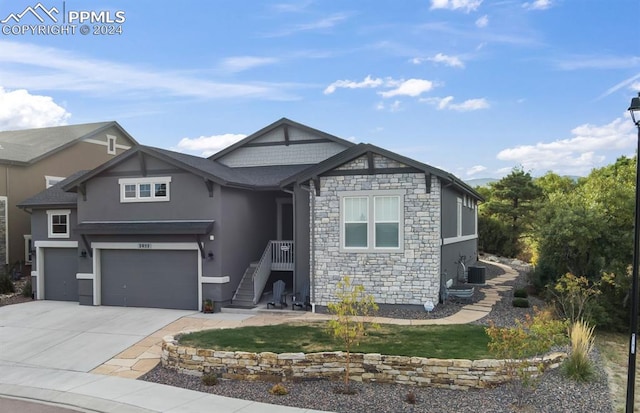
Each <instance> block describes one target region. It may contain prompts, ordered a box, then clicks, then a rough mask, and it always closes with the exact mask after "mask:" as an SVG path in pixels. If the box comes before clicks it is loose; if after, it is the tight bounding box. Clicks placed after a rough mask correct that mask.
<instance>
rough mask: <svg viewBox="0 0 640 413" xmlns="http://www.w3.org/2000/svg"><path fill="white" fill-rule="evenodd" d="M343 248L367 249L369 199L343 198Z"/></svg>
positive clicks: (360, 197)
mask: <svg viewBox="0 0 640 413" xmlns="http://www.w3.org/2000/svg"><path fill="white" fill-rule="evenodd" d="M343 207H344V215H343V216H344V247H345V248H365V249H366V248H369V197H366V196H364V197H362V196H359V197H355V196H354V197H344V198H343Z"/></svg>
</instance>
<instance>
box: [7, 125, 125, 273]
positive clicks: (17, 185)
mask: <svg viewBox="0 0 640 413" xmlns="http://www.w3.org/2000/svg"><path fill="white" fill-rule="evenodd" d="M135 144H136V141H135V140H134V139H133V138H132V137H131V136H130V135H129V134H128V133H127V132H126V131H125V130H124V129H123V128H122V127H121V126H120V125H119V124H118V123H117V122H99V123H88V124H83V125H71V126H57V127H50V128H39V129H26V130H16V131H4V132H0V262H1V263H2V264H10V265H14V264H15V263H16V262H18V261H20V262H24V263H26V264H27V265H29V264H31V258H32V254H31V252H32V249H33V246H32V236H31V223H30V217H29V215H28V214H26V213H25V212H24V211H22V210H20V209H18V208H17V207H16V204H17V203H18V202H19V201H22V200H24V199H26V198H28V197H30V196H33V195H35V194H37V193H39V192H41V191H42V190H44V189H45V188H49V187H50V186H52V185H54V184H55V183H57V182H60V181H61V180H63V179H64V178H66V177H68V176H69V175H71V174H72V173H74V172H76V171H78V170H79V169H92V168H95V167H96V166H98V165H100V164H102V163H104V162H106V161H108V160H109V159H112V158H114V157H115V156H116V155H118V154H120V153H122V152H124V151H125V150H127V149H129V148H131V147H132V146H133V145H135Z"/></svg>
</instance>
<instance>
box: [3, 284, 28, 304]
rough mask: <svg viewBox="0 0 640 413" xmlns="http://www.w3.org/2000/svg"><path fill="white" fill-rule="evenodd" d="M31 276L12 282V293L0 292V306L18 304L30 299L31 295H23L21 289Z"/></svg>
mask: <svg viewBox="0 0 640 413" xmlns="http://www.w3.org/2000/svg"><path fill="white" fill-rule="evenodd" d="M30 279H31V277H23V278H21V279H19V280H17V281H14V282H13V288H14V289H15V292H14V293H10V294H0V307H2V306H3V305H11V304H20V303H24V302H27V301H31V297H25V296H23V295H22V289H23V288H24V285H25V284H26V283H27V281H30Z"/></svg>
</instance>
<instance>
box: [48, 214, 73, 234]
mask: <svg viewBox="0 0 640 413" xmlns="http://www.w3.org/2000/svg"><path fill="white" fill-rule="evenodd" d="M69 215H71V211H70V210H68V209H59V210H48V211H47V222H48V228H49V238H69Z"/></svg>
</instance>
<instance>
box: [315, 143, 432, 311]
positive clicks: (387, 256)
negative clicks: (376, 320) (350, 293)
mask: <svg viewBox="0 0 640 413" xmlns="http://www.w3.org/2000/svg"><path fill="white" fill-rule="evenodd" d="M374 164H375V167H376V168H398V167H403V166H406V165H402V164H399V163H398V162H396V161H393V160H390V159H387V158H383V157H381V156H378V155H376V156H374ZM366 168H367V157H366V156H363V157H360V158H358V159H355V160H353V161H351V162H349V163H347V164H345V165H343V166H341V167H339V168H337V170H353V169H366ZM311 187H312V189H313V188H314V185H313V183H311ZM375 190H401V191H403V192H404V222H403V223H401V225H402V226H403V230H404V239H403V244H404V245H403V246H404V248H403V250H402V251H399V252H380V253H378V252H375V253H371V252H344V251H341V249H340V231H341V228H340V207H341V205H340V194H341V193H344V192H347V191H375ZM440 191H441V189H440V181H439V180H438V178H437V177H435V176H432V177H431V191H430V193H427V188H426V177H425V174H424V173H406V174H379V175H346V176H326V177H321V178H320V195H319V196H315V208H311V210H312V213H313V212H315V221H314V222H315V232H314V233H315V235H314V242H313V244H312V245H315V266H314V263H311V268H312V269H313V268H315V296H313V292H312V300H314V301H315V303H316V304H319V305H327V303H329V302H331V301H335V298H334V291H335V286H336V284H337V282H338V281H339V280H340V279H341V278H342V277H344V276H349V277H350V278H351V281H352V283H354V284H361V285H363V286H364V287H365V290H366V292H367V293H368V294H371V295H373V297H374V299H375V301H376V303H378V304H414V305H415V304H418V305H419V304H424V303H425V302H426V301H427V300H431V301H432V302H434V303H437V302H438V293H439V290H440V244H441V234H440V223H441V219H440V210H441V202H440ZM311 196H312V197H313V196H314V194H313V193H312V195H311Z"/></svg>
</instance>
